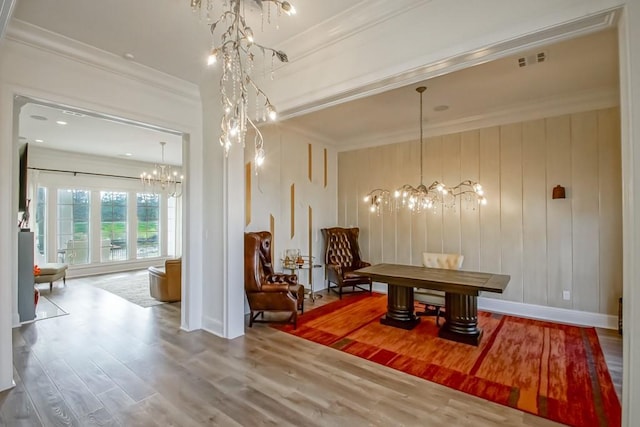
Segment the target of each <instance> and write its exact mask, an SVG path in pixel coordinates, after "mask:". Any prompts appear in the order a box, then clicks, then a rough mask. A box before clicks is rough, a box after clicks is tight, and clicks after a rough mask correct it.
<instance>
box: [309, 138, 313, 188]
mask: <svg viewBox="0 0 640 427" xmlns="http://www.w3.org/2000/svg"><path fill="white" fill-rule="evenodd" d="M308 157H309V182H313V146H312V145H311V144H309V155H308Z"/></svg>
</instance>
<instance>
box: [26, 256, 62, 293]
mask: <svg viewBox="0 0 640 427" xmlns="http://www.w3.org/2000/svg"><path fill="white" fill-rule="evenodd" d="M67 267H68V266H67V264H61V263H50V264H43V265H41V266H40V275H39V276H35V277H34V281H35V282H36V283H47V282H49V292H51V291H52V290H53V282H55V281H56V280H59V279H62V283H64V284H65V285H66V284H67Z"/></svg>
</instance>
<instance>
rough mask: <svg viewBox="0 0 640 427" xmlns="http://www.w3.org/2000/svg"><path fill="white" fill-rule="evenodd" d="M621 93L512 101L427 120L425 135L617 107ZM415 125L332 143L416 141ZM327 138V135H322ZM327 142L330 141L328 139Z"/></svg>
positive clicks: (349, 146)
mask: <svg viewBox="0 0 640 427" xmlns="http://www.w3.org/2000/svg"><path fill="white" fill-rule="evenodd" d="M619 104H620V96H619V93H618V91H617V90H615V89H600V90H589V91H587V92H581V93H577V94H573V95H572V96H568V97H563V98H556V97H554V98H548V99H543V100H540V101H539V102H536V103H531V102H523V103H519V104H512V105H508V106H505V107H502V108H500V109H496V110H493V111H487V112H486V113H483V114H477V115H474V116H468V117H463V118H459V119H454V120H449V121H446V122H441V123H426V124H425V127H424V137H425V138H428V137H433V136H440V135H448V134H452V133H458V132H465V131H469V130H475V129H482V128H487V127H491V126H500V125H505V124H509V123H518V122H525V121H530V120H537V119H543V118H547V117H555V116H560V115H563V114H572V113H579V112H583V111H592V110H599V109H603V108H611V107H616V106H618V105H619ZM416 133H417V131H416V129H409V130H407V129H403V130H400V131H393V132H389V133H386V134H383V135H365V136H359V137H358V138H354V139H350V140H343V141H340V142H339V143H337V144H336V143H335V142H334V143H333V144H331V145H334V146H335V147H336V149H337V150H338V152H342V151H351V150H357V149H361V148H370V147H377V146H381V145H389V144H396V143H400V142H406V141H415V140H416V139H417V137H416ZM324 139H326V138H324ZM329 144H330V143H329Z"/></svg>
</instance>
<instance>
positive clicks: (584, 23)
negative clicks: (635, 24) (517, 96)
mask: <svg viewBox="0 0 640 427" xmlns="http://www.w3.org/2000/svg"><path fill="white" fill-rule="evenodd" d="M421 3H424V2H421ZM419 5H420V4H416V5H415V6H419ZM619 15H620V10H619V9H611V10H607V11H605V12H600V13H596V14H593V15H590V16H586V17H582V18H580V19H575V20H572V21H568V22H565V23H562V24H559V25H556V26H553V27H549V28H546V29H543V30H541V31H537V32H534V33H529V34H525V35H522V36H518V37H514V38H511V39H507V40H504V41H501V42H498V43H495V44H492V45H487V46H484V47H482V48H478V49H475V50H472V51H467V52H465V53H463V54H460V55H454V56H450V57H446V58H444V59H441V60H438V61H436V62H430V63H428V62H427V61H429V59H427V58H425V59H424V61H425V65H421V66H418V67H415V66H413V65H409V66H403V65H402V64H399V65H398V66H397V67H395V68H394V70H387V73H388V76H387V77H383V78H380V77H379V75H380V71H379V70H373V71H371V72H370V73H369V74H367V75H362V76H359V77H357V78H355V79H351V80H349V81H343V82H342V83H341V84H333V85H332V86H331V87H327V88H325V89H323V90H315V91H313V92H309V93H306V94H302V95H300V94H298V96H297V97H296V98H295V99H283V100H281V101H280V102H279V104H280V105H282V106H284V108H282V109H281V112H280V117H281V119H285V118H290V117H295V116H298V115H302V114H307V113H311V112H314V111H319V110H322V109H324V108H328V107H332V106H334V105H338V104H341V103H344V102H348V101H353V100H356V99H360V98H364V97H367V96H371V95H376V94H379V93H382V92H385V91H388V90H392V89H396V88H399V87H403V86H407V85H411V84H414V83H417V82H420V81H424V80H427V79H430V78H433V77H437V76H441V75H444V74H448V73H451V72H454V71H458V70H462V69H465V68H469V67H472V66H475V65H480V64H483V63H486V62H490V61H494V60H496V59H500V58H504V57H507V56H510V55H513V54H515V53H519V52H524V51H527V50H530V49H535V48H538V47H540V46H544V45H547V44H551V43H556V42H559V41H562V40H568V39H571V38H575V37H579V36H583V35H587V34H591V33H594V32H597V31H602V30H605V29H608V28H611V27H613V26H615V25H616V23H617V22H618V18H619ZM418 62H419V59H418ZM414 63H415V61H414ZM292 65H295V64H290V65H289V67H290V68H291V69H290V70H289V71H286V70H288V68H284V69H283V72H282V73H281V76H284V75H286V73H288V72H289V73H293V72H294V70H293V68H295V67H292ZM398 69H399V70H402V69H404V70H406V71H403V72H399V73H398V72H395V70H398ZM297 72H299V70H297ZM344 87H351V88H354V89H350V90H343V91H338V92H337V93H336V92H335V91H336V88H344ZM322 93H324V94H325V96H322ZM318 94H320V96H319V97H318ZM313 98H315V100H313ZM301 99H302V100H305V99H307V100H309V99H312V100H311V101H308V102H306V103H302V104H301V103H300V100H301ZM303 102H304V101H303Z"/></svg>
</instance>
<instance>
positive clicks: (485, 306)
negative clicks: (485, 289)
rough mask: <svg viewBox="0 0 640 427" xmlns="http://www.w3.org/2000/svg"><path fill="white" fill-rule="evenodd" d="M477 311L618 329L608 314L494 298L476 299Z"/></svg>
mask: <svg viewBox="0 0 640 427" xmlns="http://www.w3.org/2000/svg"><path fill="white" fill-rule="evenodd" d="M478 309H479V310H485V311H490V312H492V313H502V314H511V315H514V316H519V317H529V318H532V319H538V320H550V321H553V322H560V323H570V324H574V325H583V326H594V327H596V328H605V329H618V317H617V316H612V315H610V314H602V313H590V312H587V311H578V310H569V309H567V308H558V307H548V306H543V305H534V304H525V303H521V302H514V301H505V300H499V299H494V298H484V297H478Z"/></svg>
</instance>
